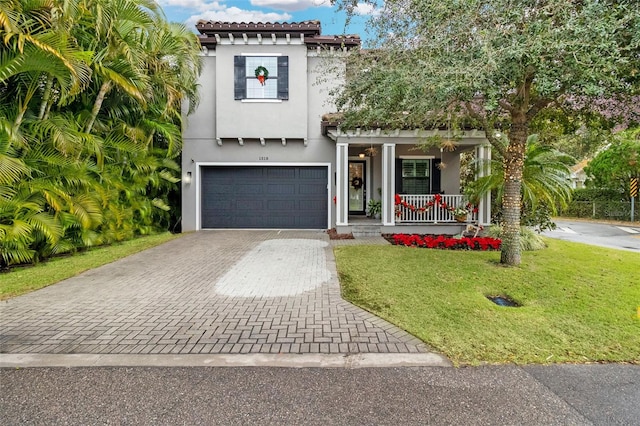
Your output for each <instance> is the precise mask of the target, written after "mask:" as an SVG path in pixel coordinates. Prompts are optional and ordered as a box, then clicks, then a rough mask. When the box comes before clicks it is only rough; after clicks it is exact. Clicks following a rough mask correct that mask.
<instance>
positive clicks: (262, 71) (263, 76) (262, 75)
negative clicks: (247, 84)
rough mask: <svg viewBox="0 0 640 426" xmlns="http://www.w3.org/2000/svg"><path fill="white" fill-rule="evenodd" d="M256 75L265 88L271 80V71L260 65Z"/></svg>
mask: <svg viewBox="0 0 640 426" xmlns="http://www.w3.org/2000/svg"><path fill="white" fill-rule="evenodd" d="M255 74H256V78H257V79H258V81H259V82H260V84H261V85H262V86H264V85H265V82H266V81H267V79H268V78H269V70H268V69H266V68H265V67H263V66H262V65H260V66H259V67H258V68H256V70H255Z"/></svg>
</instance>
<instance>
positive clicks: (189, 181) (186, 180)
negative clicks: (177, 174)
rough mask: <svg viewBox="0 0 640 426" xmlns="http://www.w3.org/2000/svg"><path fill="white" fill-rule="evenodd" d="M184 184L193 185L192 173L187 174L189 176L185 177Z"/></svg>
mask: <svg viewBox="0 0 640 426" xmlns="http://www.w3.org/2000/svg"><path fill="white" fill-rule="evenodd" d="M184 183H186V184H187V185H189V184H190V183H191V172H187V174H186V175H185V176H184Z"/></svg>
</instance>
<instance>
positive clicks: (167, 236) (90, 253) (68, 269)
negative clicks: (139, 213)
mask: <svg viewBox="0 0 640 426" xmlns="http://www.w3.org/2000/svg"><path fill="white" fill-rule="evenodd" d="M179 236H180V235H176V234H171V233H169V232H165V233H162V234H157V235H151V236H145V237H140V238H136V239H133V240H129V241H124V242H121V243H116V244H112V245H109V246H101V247H94V248H91V249H89V250H86V251H82V252H79V253H75V254H73V255H68V256H66V255H65V256H61V257H54V258H51V259H49V260H47V261H46V262H43V263H39V264H37V265H33V266H31V265H29V266H20V267H16V268H12V269H10V270H9V271H8V272H3V273H0V300H5V299H8V298H10V297H15V296H19V295H21V294H24V293H28V292H30V291H34V290H38V289H40V288H43V287H46V286H49V285H51V284H55V283H57V282H59V281H62V280H64V279H67V278H71V277H73V276H76V275H78V274H80V273H82V272H84V271H87V270H89V269H93V268H97V267H98V266H102V265H106V264H107V263H111V262H113V261H116V260H118V259H121V258H123V257H127V256H129V255H132V254H134V253H138V252H140V251H142V250H146V249H148V248H151V247H155V246H157V245H160V244H163V243H165V242H167V241H170V240H172V239H174V238H177V237H179Z"/></svg>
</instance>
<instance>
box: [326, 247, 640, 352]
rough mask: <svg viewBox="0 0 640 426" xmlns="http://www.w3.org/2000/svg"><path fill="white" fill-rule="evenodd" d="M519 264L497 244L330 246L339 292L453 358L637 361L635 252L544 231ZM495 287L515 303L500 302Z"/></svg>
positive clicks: (639, 293) (639, 301) (639, 322)
mask: <svg viewBox="0 0 640 426" xmlns="http://www.w3.org/2000/svg"><path fill="white" fill-rule="evenodd" d="M545 241H546V243H547V244H548V247H547V248H546V249H544V250H539V251H535V252H525V253H523V255H522V264H521V265H520V266H519V267H511V268H509V267H504V266H501V265H500V264H499V260H500V253H499V252H476V251H448V250H432V249H423V248H410V247H401V246H342V247H337V248H336V249H335V255H336V261H337V266H338V273H339V276H340V282H341V285H342V292H343V296H344V297H345V298H346V299H347V300H349V301H351V302H352V303H354V304H356V305H358V306H360V307H362V308H364V309H367V310H369V311H371V312H373V313H374V314H376V315H378V316H380V317H382V318H385V319H386V320H388V321H390V322H392V323H394V324H396V325H398V326H399V327H401V328H403V329H405V330H407V331H408V332H410V333H411V334H413V335H415V336H417V337H418V338H420V339H422V340H423V341H424V342H426V343H427V344H428V345H429V346H431V347H432V348H434V349H436V350H437V351H439V352H441V353H443V354H444V355H446V356H447V357H449V358H450V359H451V360H452V361H453V362H454V363H455V364H457V365H478V364H482V363H516V364H529V363H542V364H544V363H556V362H580V363H585V362H631V363H637V364H640V317H639V309H640V268H638V265H640V254H637V253H633V252H626V251H621V250H613V249H606V248H600V247H595V246H588V245H584V244H578V243H571V242H566V241H559V240H551V239H545ZM497 295H503V296H508V297H509V298H510V299H512V300H514V301H516V302H517V303H519V304H520V305H522V306H521V307H502V306H498V305H496V304H494V303H493V302H491V301H490V300H488V299H487V296H497Z"/></svg>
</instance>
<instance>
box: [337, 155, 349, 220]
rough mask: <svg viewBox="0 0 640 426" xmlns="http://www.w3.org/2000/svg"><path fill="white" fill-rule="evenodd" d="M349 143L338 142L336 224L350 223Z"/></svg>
mask: <svg viewBox="0 0 640 426" xmlns="http://www.w3.org/2000/svg"><path fill="white" fill-rule="evenodd" d="M348 182H349V144H347V143H337V144H336V226H346V225H348V224H349V192H348V190H349V188H348V187H347V183H348Z"/></svg>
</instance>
